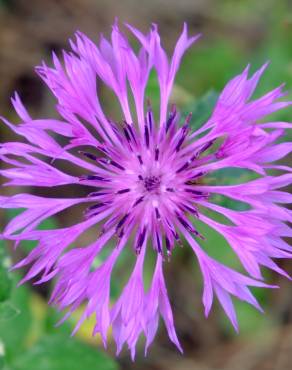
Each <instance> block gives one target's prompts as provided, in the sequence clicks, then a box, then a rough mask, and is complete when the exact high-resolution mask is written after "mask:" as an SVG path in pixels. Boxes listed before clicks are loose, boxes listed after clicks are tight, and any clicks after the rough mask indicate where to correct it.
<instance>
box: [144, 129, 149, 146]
mask: <svg viewBox="0 0 292 370" xmlns="http://www.w3.org/2000/svg"><path fill="white" fill-rule="evenodd" d="M144 136H145V144H146V146H147V148H149V130H148V127H147V125H145V126H144Z"/></svg>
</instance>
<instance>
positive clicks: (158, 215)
mask: <svg viewBox="0 0 292 370" xmlns="http://www.w3.org/2000/svg"><path fill="white" fill-rule="evenodd" d="M155 216H156V218H157V220H161V216H160V213H159V211H158V208H157V207H155Z"/></svg>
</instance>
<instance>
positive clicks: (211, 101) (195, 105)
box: [184, 90, 218, 130]
mask: <svg viewBox="0 0 292 370" xmlns="http://www.w3.org/2000/svg"><path fill="white" fill-rule="evenodd" d="M217 99H218V93H217V92H215V91H214V90H210V91H209V92H207V93H206V94H204V95H203V96H202V97H201V98H199V99H196V100H195V101H194V102H192V103H191V104H189V105H188V106H187V107H186V110H185V113H184V116H186V115H187V114H189V113H190V112H192V119H191V126H192V129H193V130H197V129H198V128H200V127H201V126H202V125H203V124H204V123H205V122H206V121H207V120H208V118H209V117H210V115H211V113H212V110H213V108H214V106H215V104H216V101H217Z"/></svg>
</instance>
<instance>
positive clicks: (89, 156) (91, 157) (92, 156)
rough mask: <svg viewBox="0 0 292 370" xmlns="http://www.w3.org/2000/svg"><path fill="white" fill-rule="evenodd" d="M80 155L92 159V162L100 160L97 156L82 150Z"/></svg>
mask: <svg viewBox="0 0 292 370" xmlns="http://www.w3.org/2000/svg"><path fill="white" fill-rule="evenodd" d="M78 153H79V154H82V155H84V156H85V157H86V158H88V159H91V160H92V161H96V160H97V158H98V157H97V156H96V155H94V154H91V153H88V152H83V151H82V150H79V151H78Z"/></svg>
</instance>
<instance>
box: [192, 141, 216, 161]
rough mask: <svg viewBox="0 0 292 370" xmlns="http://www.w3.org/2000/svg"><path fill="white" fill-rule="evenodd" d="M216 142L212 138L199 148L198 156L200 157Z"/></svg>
mask: <svg viewBox="0 0 292 370" xmlns="http://www.w3.org/2000/svg"><path fill="white" fill-rule="evenodd" d="M214 142H215V139H214V140H210V141H209V142H208V143H206V144H204V145H203V146H202V148H201V149H199V150H198V151H197V153H196V156H197V157H199V156H200V155H201V154H202V153H204V152H205V151H206V150H208V149H209V148H210V147H211V146H212V145H213V144H214Z"/></svg>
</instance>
